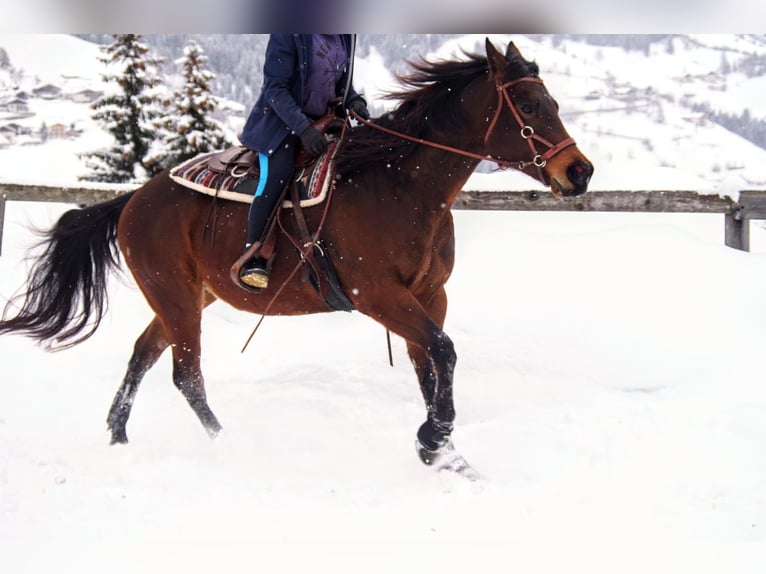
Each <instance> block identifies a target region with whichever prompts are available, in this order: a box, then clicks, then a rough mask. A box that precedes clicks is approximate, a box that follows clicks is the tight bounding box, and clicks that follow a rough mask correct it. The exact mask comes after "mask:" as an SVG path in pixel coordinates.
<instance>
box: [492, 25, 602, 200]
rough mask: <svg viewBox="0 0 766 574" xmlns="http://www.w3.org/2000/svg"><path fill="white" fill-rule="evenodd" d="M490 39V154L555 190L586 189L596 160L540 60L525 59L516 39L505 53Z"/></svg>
mask: <svg viewBox="0 0 766 574" xmlns="http://www.w3.org/2000/svg"><path fill="white" fill-rule="evenodd" d="M486 45H487V63H488V66H489V77H490V82H492V84H493V85H494V87H495V89H496V91H497V99H496V102H497V104H496V107H495V108H494V110H493V111H492V113H491V114H490V116H489V118H488V121H489V122H490V124H489V126H488V129H487V132H486V135H485V137H484V143H485V145H486V148H487V151H488V154H489V155H491V156H492V157H495V158H498V159H500V160H502V161H504V162H506V163H508V164H514V165H515V166H516V167H518V169H520V170H522V171H524V172H525V173H527V174H528V175H530V176H532V177H534V178H535V179H538V180H539V181H541V182H542V183H543V184H545V185H549V186H550V187H551V191H552V192H553V194H554V195H557V196H562V195H565V196H576V195H581V194H583V193H585V192H586V191H587V189H588V182H589V181H590V177H591V175H592V174H593V164H592V163H591V162H590V161H589V160H588V158H587V157H585V155H583V153H582V152H580V150H579V149H578V148H577V145H576V144H575V143H574V140H573V139H572V138H570V137H569V134H568V133H567V130H566V129H565V128H564V125H563V124H562V123H561V118H559V114H558V104H557V103H556V100H554V99H553V98H552V97H551V95H550V94H549V93H548V90H547V89H546V88H545V86H544V85H543V83H542V80H540V78H539V77H538V75H537V72H538V68H537V65H536V64H535V63H533V62H528V61H527V60H525V59H524V57H523V56H522V55H521V52H519V50H518V49H517V48H516V46H514V45H513V42H511V43H509V44H508V49H507V50H506V53H505V54H502V53H501V52H499V51H498V50H497V49H496V48H495V47H494V45H492V43H491V42H490V41H489V39H487V42H486ZM501 165H502V163H501Z"/></svg>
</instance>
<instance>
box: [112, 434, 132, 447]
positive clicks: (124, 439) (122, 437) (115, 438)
mask: <svg viewBox="0 0 766 574" xmlns="http://www.w3.org/2000/svg"><path fill="white" fill-rule="evenodd" d="M113 444H128V435H127V434H125V432H124V431H123V432H121V433H118V432H112V438H111V440H110V441H109V446H111V445H113Z"/></svg>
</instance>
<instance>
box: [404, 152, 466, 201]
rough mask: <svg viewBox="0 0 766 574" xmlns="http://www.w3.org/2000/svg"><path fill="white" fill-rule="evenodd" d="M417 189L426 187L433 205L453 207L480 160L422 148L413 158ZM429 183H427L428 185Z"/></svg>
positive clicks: (413, 171) (414, 184)
mask: <svg viewBox="0 0 766 574" xmlns="http://www.w3.org/2000/svg"><path fill="white" fill-rule="evenodd" d="M410 159H411V162H410V165H408V166H407V167H408V168H409V173H411V174H412V179H413V186H415V187H417V188H423V189H424V190H425V193H427V194H428V195H429V200H430V203H433V204H435V205H436V206H437V207H448V208H449V207H451V206H452V204H453V203H454V202H455V200H456V199H457V196H458V195H459V194H460V191H461V190H462V189H463V186H464V185H465V183H466V182H467V181H468V178H469V177H471V174H472V173H473V171H474V169H476V166H477V165H478V164H479V161H478V160H476V159H473V158H470V157H465V156H461V155H459V154H456V153H454V152H449V151H444V150H438V149H433V148H428V147H426V146H421V149H419V150H418V152H416V153H415V154H413V157H411V158H410ZM426 182H427V183H426Z"/></svg>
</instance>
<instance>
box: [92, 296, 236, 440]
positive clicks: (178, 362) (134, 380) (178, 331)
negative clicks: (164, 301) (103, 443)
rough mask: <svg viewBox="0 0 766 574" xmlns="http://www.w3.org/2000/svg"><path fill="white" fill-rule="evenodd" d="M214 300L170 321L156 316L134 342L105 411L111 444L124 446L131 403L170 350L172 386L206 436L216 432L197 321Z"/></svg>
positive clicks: (166, 316)
mask: <svg viewBox="0 0 766 574" xmlns="http://www.w3.org/2000/svg"><path fill="white" fill-rule="evenodd" d="M214 300H215V298H214V297H212V296H209V295H207V294H206V295H205V296H204V298H203V304H202V306H201V307H200V308H197V309H194V310H189V309H186V310H184V309H181V308H179V309H177V311H178V312H177V313H175V314H174V316H175V317H177V319H176V320H174V321H172V320H171V317H170V316H169V314H168V313H165V314H164V315H163V317H162V319H161V318H160V317H159V316H157V317H155V318H154V320H153V321H152V322H151V323H150V324H149V326H148V327H147V328H146V330H145V331H144V332H143V333H142V334H141V336H140V337H139V338H138V340H137V341H136V345H135V348H134V351H133V356H132V357H131V359H130V362H129V363H128V371H127V373H126V374H125V379H124V380H123V382H122V385H121V386H120V388H119V389H118V391H117V394H116V395H115V397H114V401H113V402H112V407H111V409H109V416H108V418H107V424H108V427H109V430H110V431H111V432H112V439H111V443H112V444H114V443H126V442H128V437H127V434H126V431H125V426H126V425H127V422H128V418H129V417H130V411H131V408H132V406H133V401H134V399H135V396H136V392H137V391H138V386H139V384H140V383H141V380H142V379H143V377H144V375H145V374H146V372H147V371H148V370H149V369H150V368H151V367H152V366H153V365H154V364H155V363H156V362H157V359H159V358H160V355H162V353H163V351H164V350H165V349H167V347H168V346H172V352H173V383H174V384H175V386H176V387H177V388H178V389H179V390H180V391H181V393H182V394H183V395H184V397H185V398H186V400H187V401H188V403H189V405H191V407H192V409H193V410H194V412H195V413H196V414H197V417H199V419H200V421H201V422H202V425H203V426H204V427H205V430H206V431H207V432H208V434H209V435H211V436H215V435H216V434H217V433H218V432H219V431H220V430H221V425H220V424H219V423H218V420H217V419H216V417H215V415H214V414H213V412H212V411H211V410H210V407H209V406H208V404H207V398H206V396H205V388H204V381H203V378H202V372H201V369H200V321H201V314H202V309H203V308H204V307H206V306H207V305H209V304H210V303H212V302H213V301H214ZM165 324H168V325H172V330H171V331H170V332H171V333H172V337H168V336H167V334H166V333H167V331H166V329H165V327H164V326H163V325H165Z"/></svg>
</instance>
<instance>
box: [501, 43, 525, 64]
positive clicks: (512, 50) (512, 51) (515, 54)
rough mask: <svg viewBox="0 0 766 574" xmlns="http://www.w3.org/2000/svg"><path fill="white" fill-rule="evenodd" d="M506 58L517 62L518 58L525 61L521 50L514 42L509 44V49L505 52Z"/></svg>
mask: <svg viewBox="0 0 766 574" xmlns="http://www.w3.org/2000/svg"><path fill="white" fill-rule="evenodd" d="M505 57H506V58H507V59H509V60H515V59H516V58H518V59H520V60H524V56H522V55H521V52H519V49H518V48H517V47H516V44H514V43H513V42H508V48H507V49H506V50H505Z"/></svg>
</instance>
